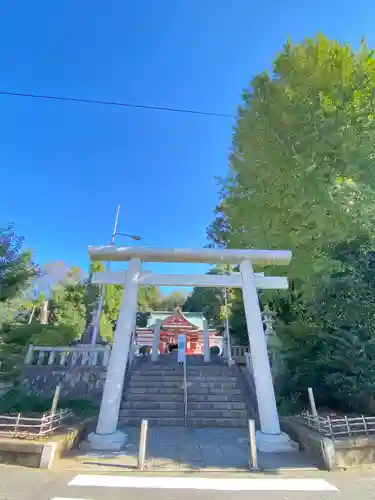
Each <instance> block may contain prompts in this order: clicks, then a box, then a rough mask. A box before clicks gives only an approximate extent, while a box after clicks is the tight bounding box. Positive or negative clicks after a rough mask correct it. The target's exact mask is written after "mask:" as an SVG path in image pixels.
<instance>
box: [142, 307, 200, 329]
mask: <svg viewBox="0 0 375 500" xmlns="http://www.w3.org/2000/svg"><path fill="white" fill-rule="evenodd" d="M174 314H175V313H174V312H173V311H152V312H151V314H150V316H149V318H148V320H147V325H146V327H147V328H153V327H154V326H155V323H156V321H157V320H161V322H163V321H164V320H166V319H167V318H169V317H171V318H172V317H173V315H174ZM178 314H180V315H181V318H182V319H185V320H186V321H187V322H188V323H190V324H191V326H193V327H195V328H198V329H199V330H203V320H204V319H205V316H204V314H203V313H198V312H184V311H183V312H179V313H178ZM171 323H172V324H173V320H172V321H171ZM176 326H178V325H177V324H176Z"/></svg>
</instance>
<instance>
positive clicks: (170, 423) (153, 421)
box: [119, 417, 184, 427]
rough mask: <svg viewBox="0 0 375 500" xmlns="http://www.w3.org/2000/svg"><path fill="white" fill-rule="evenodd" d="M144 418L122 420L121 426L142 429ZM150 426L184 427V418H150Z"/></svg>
mask: <svg viewBox="0 0 375 500" xmlns="http://www.w3.org/2000/svg"><path fill="white" fill-rule="evenodd" d="M142 420H143V419H142V418H140V417H131V418H120V419H119V422H120V424H121V425H124V426H129V427H140V425H141V422H142ZM147 420H148V425H149V426H150V427H183V426H184V418H183V417H182V418H181V417H178V418H149V419H147Z"/></svg>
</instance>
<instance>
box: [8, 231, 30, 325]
mask: <svg viewBox="0 0 375 500" xmlns="http://www.w3.org/2000/svg"><path fill="white" fill-rule="evenodd" d="M22 244H23V238H22V237H20V236H17V235H16V234H15V232H14V226H13V224H9V225H8V226H7V227H5V228H0V329H1V328H3V327H4V325H6V324H9V323H11V322H13V321H14V320H15V317H16V315H17V312H18V310H19V308H20V307H21V306H22V302H23V299H24V294H25V291H26V290H27V288H28V287H29V286H30V282H31V280H32V278H34V277H35V276H36V275H37V274H38V272H39V270H38V268H37V266H35V264H34V263H33V262H32V259H31V253H30V252H27V251H22Z"/></svg>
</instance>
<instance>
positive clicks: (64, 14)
mask: <svg viewBox="0 0 375 500" xmlns="http://www.w3.org/2000/svg"><path fill="white" fill-rule="evenodd" d="M374 14H375V4H374V3H373V2H371V1H370V0H358V1H356V2H352V1H348V0H341V1H339V0H337V1H334V0H333V1H332V0H331V1H330V2H326V1H323V0H316V1H314V2H301V1H296V0H290V1H286V2H279V1H278V0H269V1H268V2H253V1H250V0H233V1H231V2H229V1H227V0H137V1H134V2H130V1H129V2H128V1H124V0H110V1H108V2H102V1H98V0H78V1H77V0H64V1H60V2H51V1H44V0H43V1H42V0H36V1H34V2H30V1H26V0H19V1H17V2H15V1H14V0H3V1H2V2H1V16H0V46H1V51H0V82H1V83H0V90H5V91H15V92H30V93H38V94H52V95H62V96H67V97H78V98H87V99H102V100H114V101H124V102H130V103H139V104H147V105H157V106H166V107H177V108H191V109H196V110H205V111H212V112H220V113H229V114H231V113H233V114H235V113H236V108H237V105H238V104H239V102H240V95H241V91H242V89H243V88H244V87H245V86H246V85H247V83H248V82H249V81H250V79H251V77H252V76H253V75H254V74H256V73H257V72H260V71H262V70H264V69H267V68H269V66H270V64H271V61H272V59H273V58H274V56H275V54H276V53H277V52H278V51H279V50H280V49H281V48H282V45H283V43H284V42H285V41H286V39H287V37H288V36H290V37H291V38H292V40H293V41H298V40H301V39H302V38H304V37H307V36H312V35H314V34H316V32H317V31H319V30H320V31H323V32H324V33H325V34H326V35H328V36H330V37H334V38H338V39H340V40H341V41H349V42H352V43H354V44H355V45H357V44H358V42H359V40H360V38H361V36H362V35H364V36H366V38H367V41H368V43H369V44H370V45H371V46H375V39H374V28H373V19H374ZM0 117H1V120H2V127H1V135H0V161H1V196H0V223H2V224H4V223H6V222H8V221H9V220H12V221H14V222H15V223H16V227H17V231H18V232H19V233H20V234H22V235H24V236H25V238H26V246H27V247H29V248H31V249H32V250H33V252H34V255H35V259H36V260H37V261H38V262H39V263H45V262H52V261H56V260H59V261H61V260H64V261H65V262H67V263H68V264H70V265H78V266H82V267H84V268H85V267H87V265H88V258H87V246H88V245H89V244H98V245H100V244H105V243H107V241H108V239H109V237H110V233H111V226H112V223H113V218H114V213H115V209H116V204H117V203H120V204H121V218H120V224H119V231H122V232H130V233H137V234H141V235H142V236H143V242H144V243H145V244H147V245H151V246H166V247H167V246H203V245H204V244H205V242H206V240H205V229H206V226H207V225H208V224H209V223H210V221H211V220H212V218H213V209H214V206H215V204H216V201H217V187H216V182H215V176H216V175H224V174H225V172H226V169H227V158H228V152H229V150H230V147H231V137H232V127H233V120H232V119H230V118H229V119H228V118H215V117H203V116H194V115H185V114H174V113H168V112H157V111H146V110H134V109H124V108H114V107H106V106H94V105H89V104H74V103H67V102H55V101H39V100H33V99H26V98H16V97H6V96H0ZM119 242H120V240H119ZM121 243H124V244H126V241H125V240H121ZM148 267H150V266H148ZM151 267H152V268H153V269H154V270H163V271H164V272H176V271H179V272H183V271H184V270H186V269H187V266H186V265H185V266H184V265H176V264H175V265H160V264H159V265H153V266H151ZM189 269H191V266H189ZM200 269H202V267H200Z"/></svg>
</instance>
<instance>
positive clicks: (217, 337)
mask: <svg viewBox="0 0 375 500" xmlns="http://www.w3.org/2000/svg"><path fill="white" fill-rule="evenodd" d="M204 321H205V317H204V315H203V313H195V312H182V310H181V308H180V307H177V308H176V309H175V310H174V311H173V312H170V311H169V312H168V311H153V312H151V313H150V316H149V317H148V319H147V324H146V326H145V327H143V328H141V327H137V329H136V344H137V346H138V348H141V347H142V346H148V347H152V345H153V341H154V336H155V330H156V328H157V324H158V322H159V323H160V341H159V347H158V350H159V353H160V354H165V353H168V352H170V351H172V350H174V349H177V338H178V336H179V335H181V334H184V335H185V336H186V354H188V355H193V354H203V344H204V340H203V332H204ZM208 335H209V346H210V347H214V346H217V347H219V349H220V352H221V350H222V340H223V338H222V334H221V333H219V332H218V331H217V330H216V329H213V328H209V329H208Z"/></svg>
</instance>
